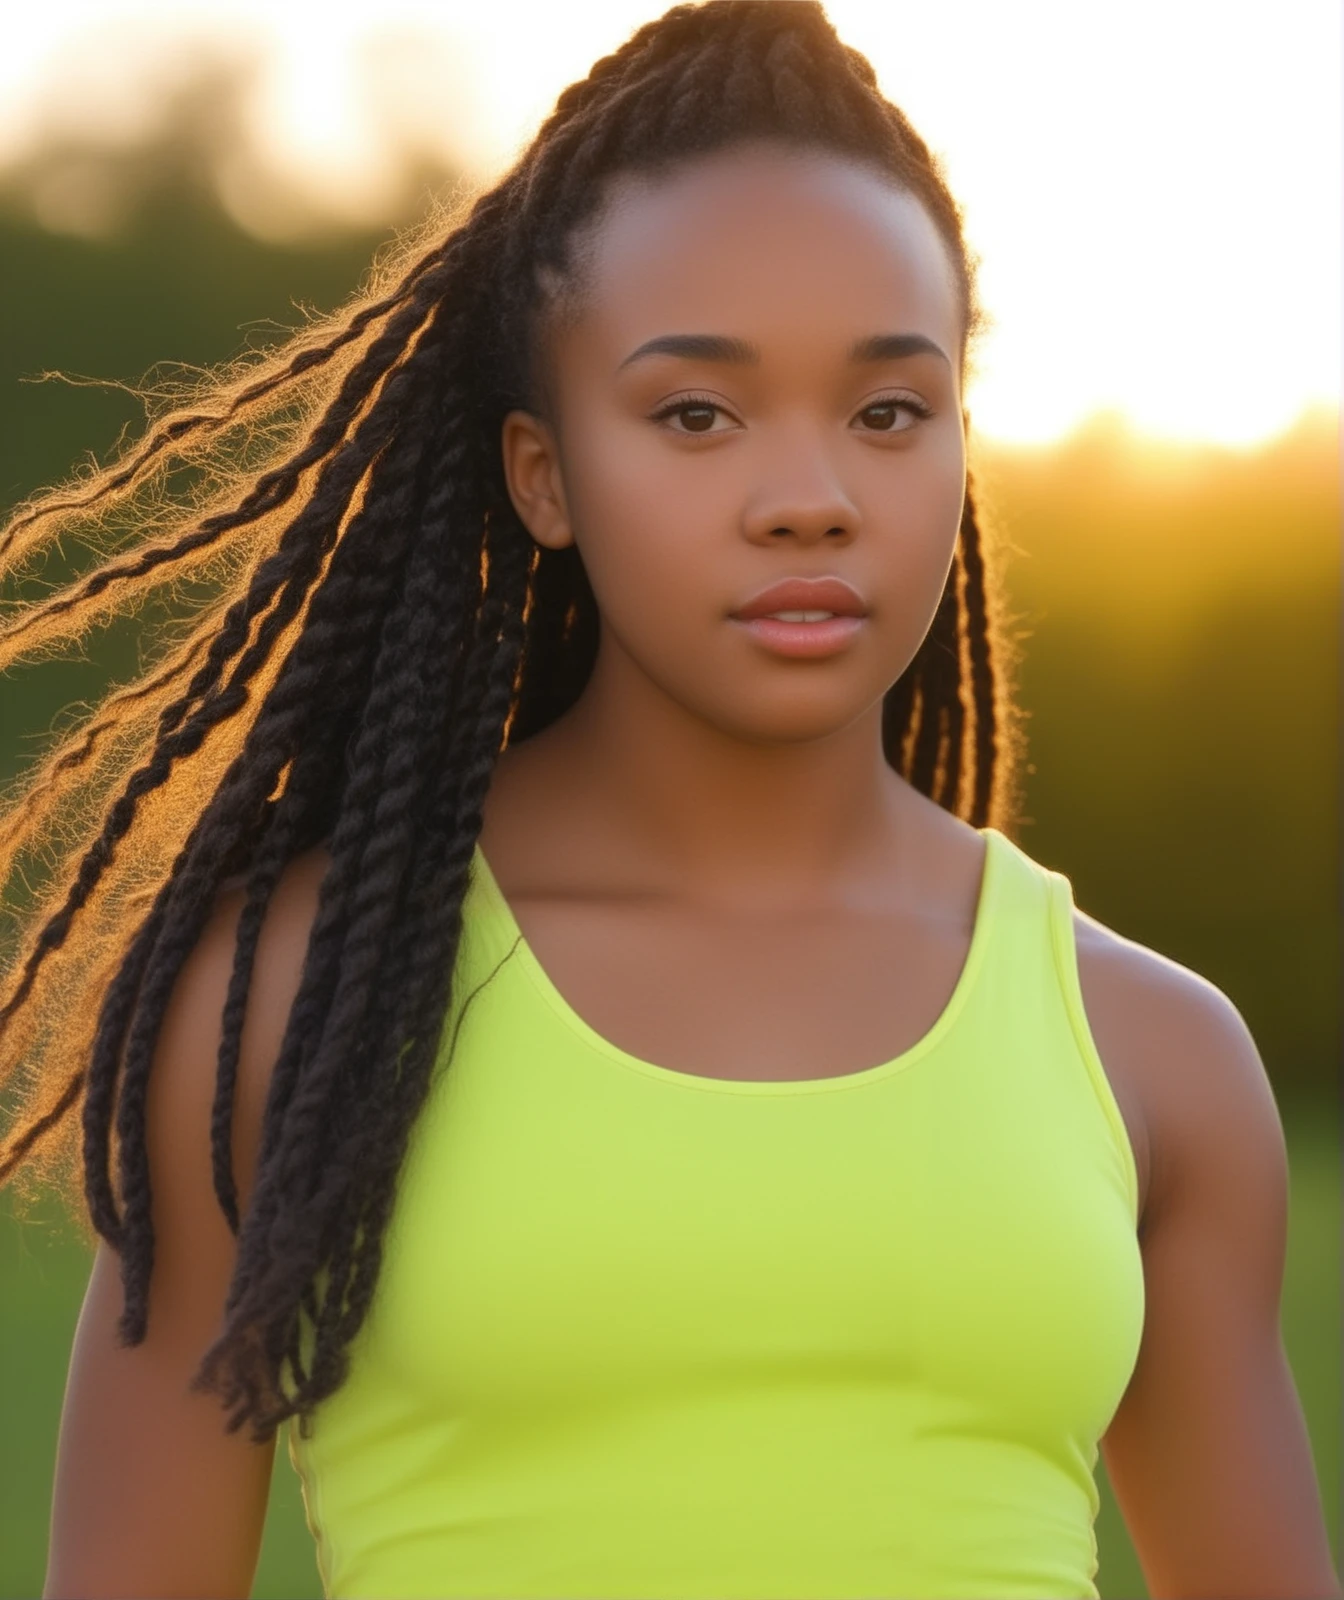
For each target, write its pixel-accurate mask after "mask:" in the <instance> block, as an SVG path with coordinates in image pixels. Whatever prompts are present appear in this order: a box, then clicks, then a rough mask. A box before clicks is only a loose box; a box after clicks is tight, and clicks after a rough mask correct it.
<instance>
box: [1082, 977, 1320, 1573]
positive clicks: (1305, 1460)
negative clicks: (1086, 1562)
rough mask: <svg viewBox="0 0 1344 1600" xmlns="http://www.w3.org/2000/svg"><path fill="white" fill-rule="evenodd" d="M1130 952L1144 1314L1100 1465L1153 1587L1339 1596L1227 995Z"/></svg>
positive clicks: (1275, 1188)
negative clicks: (1141, 1121) (1284, 1329)
mask: <svg viewBox="0 0 1344 1600" xmlns="http://www.w3.org/2000/svg"><path fill="white" fill-rule="evenodd" d="M1135 948H1137V947H1131V950H1133V949H1135ZM1142 955H1143V956H1145V957H1147V962H1146V970H1143V971H1137V970H1132V971H1131V973H1130V978H1129V982H1130V986H1131V989H1132V995H1131V998H1132V1000H1133V1002H1134V1006H1133V1011H1132V1017H1133V1022H1132V1024H1131V1030H1130V1038H1131V1042H1132V1048H1133V1050H1134V1053H1135V1055H1136V1057H1142V1058H1143V1068H1142V1070H1143V1075H1144V1080H1145V1085H1146V1096H1147V1099H1148V1104H1149V1114H1150V1119H1151V1125H1152V1132H1153V1155H1154V1166H1153V1183H1152V1189H1151V1191H1150V1203H1149V1206H1148V1208H1147V1212H1146V1215H1145V1226H1144V1231H1143V1239H1142V1248H1143V1263H1144V1282H1145V1297H1146V1309H1145V1318H1144V1332H1143V1339H1142V1343H1141V1347H1140V1351H1139V1357H1138V1362H1137V1365H1136V1368H1135V1372H1134V1375H1133V1378H1132V1379H1131V1382H1130V1385H1129V1388H1128V1390H1127V1391H1126V1394H1125V1397H1124V1399H1123V1401H1122V1402H1121V1405H1120V1407H1119V1410H1118V1411H1117V1413H1116V1415H1115V1417H1114V1419H1113V1421H1112V1423H1111V1426H1110V1428H1109V1430H1108V1432H1107V1434H1106V1436H1105V1438H1104V1440H1103V1441H1102V1451H1103V1455H1104V1458H1105V1461H1106V1466H1107V1471H1108V1474H1109V1476H1110V1479H1111V1482H1112V1485H1113V1487H1114V1490H1115V1494H1116V1499H1117V1501H1118V1503H1119V1505H1120V1508H1121V1510H1122V1512H1123V1513H1124V1516H1125V1520H1126V1523H1127V1525H1128V1527H1129V1531H1130V1534H1131V1536H1132V1538H1133V1542H1134V1545H1135V1549H1136V1551H1137V1553H1138V1556H1139V1559H1140V1562H1141V1563H1142V1566H1143V1569H1144V1573H1145V1576H1146V1578H1147V1580H1148V1584H1149V1588H1150V1591H1151V1592H1152V1594H1153V1595H1154V1596H1215V1595H1216V1596H1219V1597H1221V1600H1232V1597H1235V1596H1257V1597H1270V1596H1280V1597H1284V1600H1289V1597H1292V1600H1306V1597H1307V1596H1321V1595H1326V1596H1331V1595H1338V1594H1339V1593H1340V1589H1339V1584H1338V1579H1337V1578H1336V1576H1335V1574H1334V1570H1333V1568H1332V1565H1331V1558H1330V1550H1329V1545H1328V1541H1327V1538H1326V1533H1325V1525H1324V1519H1323V1517H1322V1514H1321V1505H1320V1496H1319V1491H1318V1488H1317V1484H1316V1478H1315V1471H1314V1467H1313V1463H1312V1457H1311V1449H1310V1445H1309V1442H1308V1436H1307V1432H1306V1427H1305V1424H1304V1421H1303V1417H1302V1411H1301V1407H1300V1405H1299V1402H1298V1398H1297V1392H1296V1388H1295V1386H1294V1383H1293V1378H1292V1374H1291V1372H1290V1370H1289V1367H1288V1363H1287V1360H1286V1357H1285V1355H1284V1350H1283V1345H1282V1342H1281V1338H1280V1331H1279V1297H1280V1290H1281V1286H1282V1281H1283V1266H1284V1256H1285V1247H1286V1235H1287V1218H1288V1163H1287V1154H1286V1150H1285V1146H1284V1139H1283V1130H1282V1126H1281V1123H1280V1120H1279V1115H1278V1110H1277V1107H1276V1105H1275V1102H1274V1097H1273V1094H1272V1092H1271V1089H1270V1085H1269V1082H1268V1079H1267V1077H1266V1075H1265V1071H1264V1067H1263V1065H1262V1063H1261V1060H1260V1057H1259V1054H1258V1052H1257V1050H1256V1047H1255V1043H1254V1041H1253V1039H1252V1038H1251V1035H1250V1033H1249V1031H1248V1029H1247V1027H1246V1025H1245V1023H1244V1022H1243V1020H1242V1018H1241V1017H1240V1015H1239V1014H1238V1013H1237V1011H1236V1009H1235V1007H1234V1006H1233V1005H1232V1004H1231V1002H1230V1001H1229V1000H1228V999H1227V998H1226V996H1224V995H1223V994H1221V993H1220V992H1219V991H1218V990H1217V989H1215V988H1214V987H1213V985H1211V984H1209V983H1206V982H1205V981H1204V980H1203V979H1200V978H1197V977H1195V975H1194V974H1191V973H1188V972H1186V971H1185V970H1184V969H1182V968H1178V967H1175V966H1174V964H1172V963H1167V962H1162V961H1161V960H1160V958H1154V957H1151V956H1150V955H1149V954H1148V953H1147V952H1143V953H1142ZM1132 960H1133V958H1131V961H1132ZM1140 965H1144V963H1142V962H1141V963H1140Z"/></svg>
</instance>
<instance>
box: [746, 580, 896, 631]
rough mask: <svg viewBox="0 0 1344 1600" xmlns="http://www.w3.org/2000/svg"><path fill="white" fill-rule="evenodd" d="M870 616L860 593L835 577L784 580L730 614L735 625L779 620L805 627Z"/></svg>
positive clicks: (757, 594) (754, 596)
mask: <svg viewBox="0 0 1344 1600" xmlns="http://www.w3.org/2000/svg"><path fill="white" fill-rule="evenodd" d="M867 614H868V607H867V606H866V605H864V603H863V597H862V595H860V594H859V592H858V590H857V589H855V588H853V587H852V586H851V585H850V584H848V583H846V582H845V580H844V579H843V578H836V577H825V578H784V579H782V580H781V581H780V582H778V583H772V584H771V585H770V586H769V587H768V588H765V589H761V590H760V591H759V592H758V593H756V594H754V595H752V597H751V598H750V599H749V600H747V601H745V602H744V603H743V604H742V605H740V606H739V607H738V608H737V610H736V611H734V612H732V613H731V615H732V618H733V620H734V621H735V622H755V621H757V620H758V619H760V618H766V617H776V618H779V619H780V620H781V621H784V622H794V623H804V624H813V623H820V622H825V621H828V620H830V619H832V618H835V617H865V616H867Z"/></svg>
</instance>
